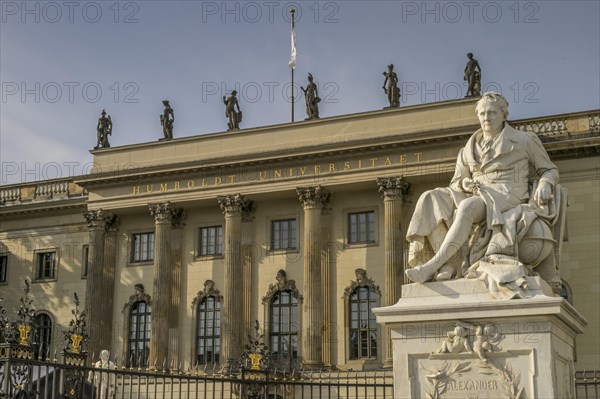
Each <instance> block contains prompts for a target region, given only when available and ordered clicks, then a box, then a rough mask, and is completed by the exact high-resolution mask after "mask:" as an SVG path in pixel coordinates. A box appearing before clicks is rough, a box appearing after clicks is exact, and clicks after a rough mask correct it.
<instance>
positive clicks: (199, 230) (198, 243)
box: [194, 222, 225, 260]
mask: <svg viewBox="0 0 600 399" xmlns="http://www.w3.org/2000/svg"><path fill="white" fill-rule="evenodd" d="M209 229H218V230H220V236H219V235H218V234H217V235H215V237H220V242H217V241H218V239H219V238H217V239H216V240H215V242H214V243H213V244H212V246H213V249H220V252H218V251H215V252H214V253H202V247H203V245H202V238H203V232H204V231H208V230H209ZM218 230H217V231H218ZM224 234H225V226H224V225H223V223H222V222H217V223H206V224H202V225H199V226H197V227H196V239H195V251H194V252H195V255H196V256H195V258H196V259H199V260H208V259H219V258H222V257H223V253H224V252H225V240H224ZM214 247H216V248H214Z"/></svg>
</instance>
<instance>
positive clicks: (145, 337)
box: [125, 299, 152, 368]
mask: <svg viewBox="0 0 600 399" xmlns="http://www.w3.org/2000/svg"><path fill="white" fill-rule="evenodd" d="M142 303H143V304H144V305H145V311H144V312H135V313H134V311H133V310H134V307H135V306H139V305H140V304H142ZM133 317H136V323H135V326H136V330H135V333H136V338H134V339H132V338H131V336H132V333H133V332H134V330H133V329H132V325H133ZM140 317H142V318H143V323H140V322H139V320H140ZM127 323H128V324H127V326H128V328H127V333H128V334H127V336H126V337H125V338H126V342H127V359H126V362H127V365H128V366H129V367H138V368H141V367H148V366H149V361H150V337H151V335H152V304H151V303H149V302H147V301H146V300H145V299H140V300H138V301H135V302H134V303H133V304H131V306H129V314H128V318H127ZM140 325H143V329H142V338H138V337H139V335H140V334H139V331H140V328H139V326H140ZM132 343H134V344H136V348H135V349H134V350H132ZM137 343H142V344H143V343H147V346H145V348H137ZM145 349H147V351H145ZM140 351H144V353H143V357H142V362H141V364H140V363H138V361H139V356H137V354H138V352H140ZM132 352H134V353H135V356H133V357H132V356H131V355H132Z"/></svg>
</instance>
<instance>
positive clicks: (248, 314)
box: [242, 211, 255, 337]
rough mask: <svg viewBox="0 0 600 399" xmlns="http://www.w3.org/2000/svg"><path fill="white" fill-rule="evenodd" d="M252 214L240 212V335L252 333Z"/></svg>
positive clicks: (253, 254)
mask: <svg viewBox="0 0 600 399" xmlns="http://www.w3.org/2000/svg"><path fill="white" fill-rule="evenodd" d="M253 222H254V216H251V215H250V212H249V211H248V212H244V213H243V214H242V263H243V277H242V279H243V281H242V283H243V295H244V307H243V308H244V309H243V320H244V331H243V334H242V337H245V336H247V335H252V332H253V330H254V323H253V319H252V270H253V269H254V265H253V264H254V256H255V252H254V234H253Z"/></svg>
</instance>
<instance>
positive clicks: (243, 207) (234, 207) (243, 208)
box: [217, 194, 254, 217]
mask: <svg viewBox="0 0 600 399" xmlns="http://www.w3.org/2000/svg"><path fill="white" fill-rule="evenodd" d="M217 201H218V202H219V206H220V207H221V210H222V211H223V214H224V215H225V217H227V216H239V215H242V216H244V215H245V216H247V214H248V213H250V212H252V211H253V210H254V201H251V200H249V199H246V197H245V196H243V195H242V194H231V195H222V196H218V197H217Z"/></svg>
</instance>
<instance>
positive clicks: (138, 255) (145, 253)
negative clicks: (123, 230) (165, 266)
mask: <svg viewBox="0 0 600 399" xmlns="http://www.w3.org/2000/svg"><path fill="white" fill-rule="evenodd" d="M153 260H154V233H139V234H134V235H133V245H132V246H131V261H132V262H151V261H153Z"/></svg>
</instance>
